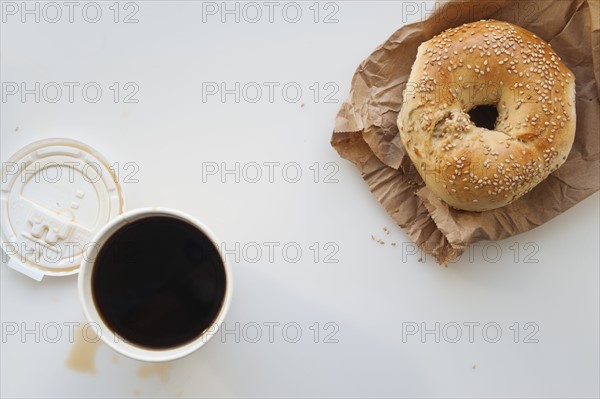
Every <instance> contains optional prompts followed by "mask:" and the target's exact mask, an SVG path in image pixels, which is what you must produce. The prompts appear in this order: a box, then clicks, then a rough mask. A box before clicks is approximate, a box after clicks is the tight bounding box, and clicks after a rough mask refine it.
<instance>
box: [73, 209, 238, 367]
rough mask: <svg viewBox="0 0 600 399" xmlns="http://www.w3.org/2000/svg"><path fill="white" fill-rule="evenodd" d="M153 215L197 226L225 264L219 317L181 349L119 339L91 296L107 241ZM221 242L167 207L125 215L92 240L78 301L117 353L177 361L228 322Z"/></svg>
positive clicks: (227, 279) (227, 289) (228, 287)
mask: <svg viewBox="0 0 600 399" xmlns="http://www.w3.org/2000/svg"><path fill="white" fill-rule="evenodd" d="M154 216H165V217H170V218H174V219H179V220H181V221H184V222H187V223H188V224H190V225H192V226H194V227H196V228H197V229H198V230H199V231H201V232H202V233H204V235H205V236H206V237H208V238H209V239H210V240H211V241H212V243H213V245H214V246H215V248H216V249H217V251H218V252H219V254H220V256H221V260H222V265H223V268H224V272H225V296H224V299H223V302H222V305H221V308H220V309H219V312H218V314H217V316H216V317H215V320H214V322H213V323H212V325H211V326H210V327H209V328H207V329H206V330H205V331H204V332H202V334H200V335H199V336H198V337H196V338H195V339H194V340H193V341H191V342H187V343H185V344H183V345H181V346H176V347H173V348H168V349H153V348H148V347H144V346H140V345H136V344H135V343H131V342H127V341H125V340H123V339H122V338H121V337H119V336H118V335H117V334H116V333H115V332H114V331H112V330H111V328H109V327H108V326H107V325H106V323H105V322H104V321H103V320H102V317H101V316H100V313H99V311H98V308H97V306H96V303H95V301H94V297H93V295H92V274H93V270H94V267H95V260H96V258H97V254H98V252H99V251H100V250H101V249H102V246H103V245H104V244H105V243H106V241H107V240H108V239H109V238H110V237H111V236H112V235H113V234H115V232H117V231H118V230H119V229H121V228H122V227H124V226H126V225H127V224H129V223H132V222H134V221H137V220H140V219H145V218H148V217H154ZM219 242H220V241H218V240H217V238H216V237H215V235H214V234H213V233H212V232H211V231H210V229H209V228H208V227H206V226H205V225H204V224H202V223H200V222H199V221H198V220H196V219H195V218H193V217H192V216H190V215H188V214H186V213H184V212H181V211H177V210H173V209H167V208H155V207H152V208H141V209H135V210H132V211H128V212H125V213H123V214H122V215H120V216H118V217H116V218H115V219H113V220H111V221H110V222H109V223H108V224H107V225H106V226H104V227H103V228H102V229H101V230H100V231H99V232H98V233H97V234H96V236H95V237H94V239H93V240H92V243H93V245H88V246H87V249H86V252H85V255H84V256H83V261H82V263H81V269H80V271H79V283H78V290H79V300H80V302H81V306H82V308H83V313H84V314H85V317H86V318H87V320H88V321H89V322H90V323H94V324H95V325H96V328H97V331H98V334H99V335H100V337H101V339H102V340H103V341H104V342H105V343H106V344H107V345H108V346H109V347H111V348H112V349H114V350H115V351H117V352H119V353H121V354H123V355H125V356H128V357H130V358H133V359H137V360H142V361H148V362H165V361H170V360H175V359H178V358H181V357H184V356H187V355H189V354H190V353H192V352H194V351H196V350H198V349H199V348H201V347H202V346H203V345H204V344H205V343H206V342H208V340H209V339H210V338H212V337H213V336H214V335H215V334H216V333H217V331H218V329H219V327H220V326H221V324H222V323H223V320H224V319H225V315H226V313H227V310H228V309H229V305H230V302H231V291H232V282H231V270H230V267H229V264H228V262H227V257H226V256H225V254H224V253H223V252H222V251H221V248H220V245H219Z"/></svg>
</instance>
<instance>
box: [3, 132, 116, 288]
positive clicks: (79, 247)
mask: <svg viewBox="0 0 600 399" xmlns="http://www.w3.org/2000/svg"><path fill="white" fill-rule="evenodd" d="M0 187H1V190H0V218H1V220H2V223H1V225H2V226H1V229H0V230H1V234H0V244H1V245H2V250H3V251H4V252H5V253H6V254H7V255H8V256H9V257H10V259H9V261H8V265H9V266H10V267H12V268H13V269H15V270H17V271H19V272H21V273H24V274H26V275H27V276H29V277H31V278H33V279H35V280H38V281H40V280H41V279H42V278H43V277H44V276H45V275H49V276H66V275H71V274H75V273H77V272H78V271H79V265H80V264H81V261H82V256H83V253H84V250H85V249H86V248H87V247H88V246H89V245H94V244H93V243H92V242H91V240H92V238H93V237H94V235H95V234H96V233H97V232H98V230H100V229H101V228H102V227H103V226H104V225H106V223H108V221H110V220H111V219H113V218H115V217H116V216H118V215H120V214H121V213H123V211H124V210H125V201H124V198H123V189H122V187H121V185H120V184H119V181H118V180H117V178H116V175H115V173H114V171H113V170H112V169H111V166H110V164H109V163H108V161H107V160H106V159H105V158H104V157H103V156H102V155H100V154H99V153H98V152H97V151H95V150H94V149H93V148H91V147H89V146H87V145H85V144H83V143H80V142H78V141H75V140H71V139H48V140H42V141H37V142H35V143H32V144H30V145H28V146H27V147H25V148H23V149H21V150H20V151H18V152H17V153H16V154H15V155H13V156H12V157H11V158H10V159H9V160H8V161H6V162H4V163H3V164H2V182H1V185H0Z"/></svg>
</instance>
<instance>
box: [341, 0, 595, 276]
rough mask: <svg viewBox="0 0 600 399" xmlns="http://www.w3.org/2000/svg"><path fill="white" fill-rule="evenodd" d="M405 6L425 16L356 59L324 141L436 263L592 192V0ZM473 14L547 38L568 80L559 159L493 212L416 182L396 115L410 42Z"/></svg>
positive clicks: (519, 229) (410, 58)
mask: <svg viewBox="0 0 600 399" xmlns="http://www.w3.org/2000/svg"><path fill="white" fill-rule="evenodd" d="M415 5H416V7H427V10H425V11H426V13H427V14H428V15H429V17H428V18H427V19H425V20H423V21H421V22H417V23H413V24H410V25H406V26H404V27H402V28H400V29H399V30H397V31H396V32H395V33H394V34H393V35H392V36H391V37H390V38H389V39H388V40H387V41H386V42H385V43H383V44H382V45H381V46H379V47H378V48H377V49H376V50H375V52H373V54H371V55H370V56H369V57H368V58H367V59H365V60H364V61H363V62H362V63H361V65H360V66H359V67H358V69H357V70H356V72H355V74H354V77H353V79H352V88H351V90H350V95H349V97H348V99H347V100H346V101H345V102H344V103H343V104H342V106H341V109H340V111H339V112H338V115H337V117H336V120H335V128H334V131H333V136H332V138H331V144H332V145H333V147H334V148H335V149H336V150H337V151H338V153H339V154H340V155H341V156H342V157H343V158H346V159H348V160H350V161H352V162H353V163H354V164H355V165H356V166H357V167H358V169H359V170H360V172H361V173H362V176H363V178H364V180H365V181H366V182H367V184H368V185H369V189H370V190H371V192H372V193H373V194H374V195H375V197H376V198H377V199H378V201H379V202H380V203H381V204H382V205H383V206H384V208H385V209H386V211H387V212H388V214H389V215H390V216H391V217H392V218H393V219H394V221H395V222H396V223H397V224H398V225H399V226H400V227H402V228H404V229H405V230H406V232H407V234H408V236H409V237H410V238H411V239H412V240H413V241H414V242H415V243H416V244H417V245H419V247H420V248H421V249H422V250H424V251H425V252H426V253H429V254H431V255H433V256H434V257H435V258H436V260H437V261H438V262H439V263H441V264H446V263H447V262H448V261H450V260H452V259H455V258H457V257H458V256H460V254H461V253H462V252H463V251H464V250H465V248H466V247H467V246H468V245H469V244H470V243H474V242H477V241H480V240H499V239H503V238H507V237H510V236H514V235H516V234H519V233H523V232H525V231H528V230H531V229H533V228H534V227H537V226H539V225H541V224H543V223H545V222H547V221H548V220H550V219H552V218H553V217H555V216H557V215H559V214H560V213H562V212H564V211H566V210H567V209H569V208H570V207H572V206H573V205H575V204H577V203H578V202H579V201H581V200H583V199H584V198H586V197H588V196H589V195H591V194H593V193H594V192H596V191H597V190H598V188H599V185H600V184H599V183H600V182H599V166H600V161H599V158H600V140H599V138H600V101H599V96H600V84H598V83H599V82H600V1H598V0H531V1H527V0H512V1H511V0H501V1H482V0H479V1H471V0H466V1H465V0H447V1H442V2H440V3H436V4H435V5H433V4H432V3H427V4H426V3H424V2H420V3H419V2H417V3H415ZM411 10H412V11H414V10H415V8H412V9H411ZM417 10H418V8H417ZM421 11H424V10H421ZM421 14H422V13H421ZM480 19H497V20H501V21H506V22H510V23H513V24H515V25H519V26H522V27H524V28H525V29H528V30H530V31H531V32H533V33H535V34H536V35H538V36H540V37H541V38H543V39H544V40H545V41H546V42H548V43H550V45H551V46H552V47H553V48H554V50H555V51H556V52H557V53H558V54H559V56H560V57H561V58H562V59H563V61H564V63H565V64H566V65H567V66H568V67H569V68H570V69H571V71H573V73H574V74H575V77H576V91H577V95H576V109H577V132H576V137H575V143H574V144H573V148H572V150H571V153H570V155H569V157H568V159H567V161H566V162H565V163H564V164H563V165H562V166H561V167H560V168H559V169H558V170H557V171H555V172H554V173H552V174H551V175H550V176H549V177H548V178H547V179H546V180H544V181H543V182H542V183H540V184H539V185H538V186H537V187H535V188H534V189H533V190H532V191H530V192H529V193H528V194H526V195H525V196H523V197H521V198H520V199H518V200H516V201H515V202H513V203H512V204H510V205H508V206H505V207H503V208H500V209H496V210H492V211H486V212H467V211H459V210H456V209H453V208H450V207H448V206H447V205H446V204H445V203H444V202H442V201H440V200H439V199H438V198H436V197H435V196H434V195H433V194H432V193H431V192H430V191H429V190H428V189H427V188H426V187H425V185H424V183H423V181H422V180H421V178H420V176H419V174H418V173H417V171H416V169H415V168H414V167H413V164H412V162H411V161H410V159H409V157H408V156H407V155H406V153H405V151H404V148H403V146H402V142H401V141H400V137H399V135H398V128H397V126H396V118H397V115H398V112H399V111H400V108H401V106H402V91H403V88H404V85H405V84H406V82H407V80H408V77H409V74H410V70H411V67H412V64H413V62H414V60H415V57H416V53H417V48H418V46H419V45H420V44H421V43H422V42H424V41H427V40H429V39H430V38H432V37H433V36H435V35H437V34H438V33H440V32H442V31H443V30H445V29H448V28H451V27H455V26H458V25H461V24H463V23H467V22H472V21H477V20H480Z"/></svg>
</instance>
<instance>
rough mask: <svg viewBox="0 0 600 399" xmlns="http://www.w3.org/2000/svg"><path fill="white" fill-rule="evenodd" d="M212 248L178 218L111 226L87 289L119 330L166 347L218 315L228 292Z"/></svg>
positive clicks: (181, 341)
mask: <svg viewBox="0 0 600 399" xmlns="http://www.w3.org/2000/svg"><path fill="white" fill-rule="evenodd" d="M225 286H226V276H225V269H224V266H223V262H222V260H221V257H220V256H219V252H218V250H217V248H215V246H214V245H213V244H212V242H211V241H210V239H209V238H208V237H207V236H206V235H205V234H204V233H202V232H201V231H199V230H198V229H197V228H196V227H194V226H192V225H191V224H189V223H187V222H184V221H182V220H179V219H176V218H172V217H165V216H152V217H148V218H145V219H140V220H137V221H134V222H132V223H130V224H128V225H126V226H124V227H122V228H121V229H119V230H118V231H117V232H115V233H114V234H113V235H112V237H110V238H109V239H108V240H107V242H106V243H105V244H104V245H103V246H102V248H101V249H100V252H99V253H98V257H97V258H96V262H95V266H94V271H93V274H92V295H93V297H94V301H95V303H96V307H97V309H98V312H99V313H100V316H101V317H102V320H103V321H104V322H105V323H106V325H107V326H108V327H109V328H110V329H112V330H113V331H114V332H115V333H116V334H117V335H118V336H119V337H121V338H122V339H124V340H126V341H128V342H130V343H132V344H137V345H139V346H144V347H149V348H152V349H166V348H172V347H175V346H180V345H182V344H185V343H188V342H190V341H192V340H194V339H195V338H197V337H198V336H200V335H201V334H202V332H203V331H205V330H206V329H207V328H208V327H210V326H211V324H212V323H213V322H214V321H215V319H216V317H217V315H218V313H219V310H220V309H221V306H222V304H223V300H224V298H225Z"/></svg>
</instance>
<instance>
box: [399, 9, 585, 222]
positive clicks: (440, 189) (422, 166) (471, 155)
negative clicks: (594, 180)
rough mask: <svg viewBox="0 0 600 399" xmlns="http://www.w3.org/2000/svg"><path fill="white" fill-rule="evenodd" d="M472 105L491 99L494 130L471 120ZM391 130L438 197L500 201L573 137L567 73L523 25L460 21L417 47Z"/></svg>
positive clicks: (527, 186)
mask: <svg viewBox="0 0 600 399" xmlns="http://www.w3.org/2000/svg"><path fill="white" fill-rule="evenodd" d="M479 105H496V108H497V110H498V118H497V121H496V125H495V127H494V129H493V130H488V129H485V128H483V127H478V126H475V125H474V124H473V122H472V121H471V119H470V117H469V114H468V112H469V111H470V110H471V109H472V108H474V107H476V106H479ZM398 128H399V130H400V138H401V139H402V142H403V143H404V147H405V148H406V151H407V153H408V155H409V156H410V158H411V159H412V161H413V163H414V164H415V165H416V167H417V169H418V171H419V173H420V174H421V177H422V178H423V180H424V181H425V183H426V185H427V187H428V188H429V189H430V190H431V191H433V192H434V193H435V194H436V195H437V196H439V197H440V198H441V199H442V200H444V201H445V202H446V203H448V204H449V205H451V206H452V207H454V208H457V209H463V210H469V211H483V210H489V209H494V208H499V207H502V206H504V205H507V204H509V203H510V202H512V201H514V200H515V199H517V198H518V197H520V196H522V195H523V194H525V193H526V192H528V191H529V190H531V189H532V188H533V187H535V186H536V185H537V184H538V183H540V182H541V181H542V180H544V179H545V178H546V177H547V176H548V175H549V174H550V173H552V172H553V171H554V170H556V169H557V168H558V167H559V166H560V165H562V164H563V162H564V161H565V160H566V158H567V156H568V154H569V151H570V150H571V146H572V144H573V140H574V138H575V79H574V75H573V73H572V72H571V71H569V69H568V68H567V67H566V66H565V65H564V64H563V63H562V61H561V60H560V58H559V57H558V55H557V54H556V53H555V52H554V50H553V49H552V48H551V47H550V46H549V45H548V44H547V43H545V42H544V41H543V40H542V39H540V38H538V37H537V36H536V35H534V34H533V33H531V32H529V31H527V30H525V29H523V28H520V27H518V26H515V25H512V24H509V23H506V22H500V21H494V20H487V21H486V20H484V21H478V22H474V23H469V24H465V25H462V26H459V27H457V28H452V29H449V30H446V31H444V32H442V33H441V34H439V35H438V36H436V37H434V38H432V39H431V40H429V41H427V42H425V43H423V44H421V46H420V47H419V50H418V53H417V58H416V60H415V63H414V65H413V68H412V71H411V74H410V78H409V83H407V87H406V90H405V93H404V104H403V105H402V110H401V111H400V114H399V115H398Z"/></svg>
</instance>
